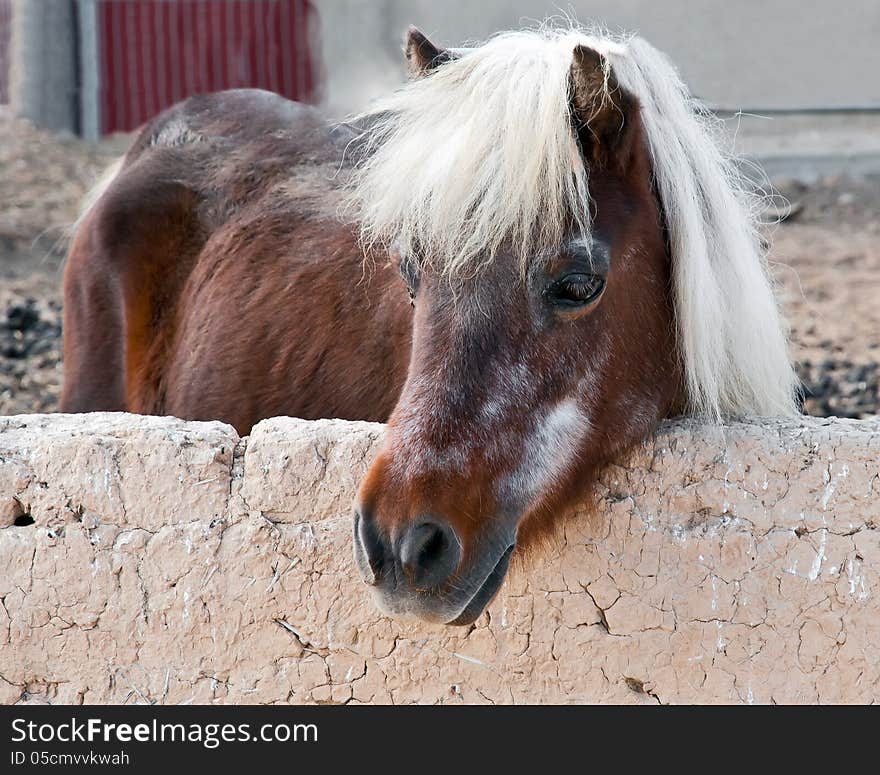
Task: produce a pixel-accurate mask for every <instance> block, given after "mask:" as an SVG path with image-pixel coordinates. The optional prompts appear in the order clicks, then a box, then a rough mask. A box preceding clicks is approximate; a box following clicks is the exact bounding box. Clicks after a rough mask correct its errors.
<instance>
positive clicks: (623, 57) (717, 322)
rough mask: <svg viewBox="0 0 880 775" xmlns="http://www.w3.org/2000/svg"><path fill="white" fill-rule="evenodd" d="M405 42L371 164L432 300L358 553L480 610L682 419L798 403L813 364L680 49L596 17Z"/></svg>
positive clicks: (393, 229)
mask: <svg viewBox="0 0 880 775" xmlns="http://www.w3.org/2000/svg"><path fill="white" fill-rule="evenodd" d="M406 53H407V58H408V60H409V68H410V72H411V74H412V76H413V77H412V78H411V80H410V82H409V83H408V84H407V85H406V86H405V87H403V88H402V89H401V90H400V91H399V92H397V93H396V94H394V95H392V96H391V97H389V98H388V99H386V100H384V101H383V102H381V103H380V104H379V105H378V106H377V107H376V109H375V110H374V111H371V113H370V115H369V116H368V117H367V118H368V119H369V121H368V122H367V125H368V126H369V129H368V130H367V134H366V136H365V138H364V148H365V150H364V155H363V158H362V159H361V160H360V161H359V163H358V164H357V166H356V169H355V172H354V178H353V196H354V199H355V202H356V204H357V206H358V214H359V220H360V224H361V230H362V236H363V239H364V242H365V246H366V248H367V249H368V250H369V251H372V252H373V253H374V254H375V253H376V252H377V249H381V250H387V251H388V253H389V254H390V255H391V256H392V257H393V259H394V260H395V261H397V262H398V263H399V268H400V273H401V276H402V280H403V282H402V285H401V292H402V293H403V292H404V286H405V287H406V288H407V289H408V291H409V293H410V295H411V297H412V299H413V305H414V311H413V349H412V357H411V362H410V368H409V374H408V378H407V381H406V384H405V386H404V388H403V391H402V394H401V396H400V399H399V402H398V404H397V407H396V408H395V410H394V412H393V414H392V416H391V418H390V420H389V423H388V430H387V434H386V439H385V442H384V446H383V449H382V451H381V452H380V454H379V456H378V457H377V459H376V460H375V462H374V463H373V465H372V467H371V468H370V470H369V472H368V474H367V476H366V478H365V479H364V481H363V483H362V485H361V488H360V492H359V495H358V501H357V504H356V513H355V528H354V543H355V557H356V560H357V563H358V566H359V569H360V571H361V574H362V575H363V577H364V579H365V580H366V581H367V583H368V584H370V585H371V586H372V588H373V589H374V590H375V592H376V596H377V599H378V602H379V603H380V605H381V606H382V607H383V608H384V609H385V610H387V611H388V612H390V613H393V614H403V613H412V614H415V615H417V616H418V617H420V618H423V619H426V620H430V621H435V622H443V623H452V624H466V623H470V622H472V621H473V620H474V619H475V618H476V617H477V616H478V615H479V614H480V613H481V612H482V610H483V609H484V607H485V606H486V605H487V604H488V602H489V601H490V600H491V598H492V597H493V596H494V594H495V593H496V591H497V590H498V588H499V586H500V584H501V582H502V580H503V578H504V575H505V572H506V570H507V566H508V561H509V559H510V556H511V552H512V551H513V549H514V547H515V546H516V545H517V544H523V543H524V542H527V541H529V540H530V539H531V538H533V537H534V536H535V535H536V534H538V533H539V532H540V531H541V530H542V529H543V528H545V527H546V526H548V525H549V524H551V523H552V518H553V516H554V515H556V514H558V513H560V511H562V510H563V509H564V507H565V506H567V505H569V502H570V501H571V500H572V499H573V498H576V497H582V496H583V495H584V491H585V487H586V485H588V483H589V482H590V481H591V480H593V478H594V476H595V473H596V471H597V469H598V468H599V467H600V466H602V465H603V464H605V463H607V462H608V461H609V460H611V459H612V458H613V457H614V456H616V455H618V454H620V453H621V452H622V451H623V450H625V449H626V448H627V447H630V446H632V445H633V444H634V443H636V442H638V441H640V440H642V439H643V438H645V437H646V436H647V435H648V434H650V433H651V432H652V431H653V430H654V429H655V428H656V426H657V425H658V423H659V422H660V421H661V420H662V419H663V418H664V417H665V416H667V415H669V414H670V413H672V412H676V411H684V412H689V413H692V414H699V415H703V416H706V417H709V418H713V419H718V418H721V417H724V416H727V415H738V414H746V413H753V414H755V413H756V414H780V413H788V412H791V411H792V406H793V384H794V381H793V376H792V371H791V367H790V363H789V360H788V357H787V354H786V343H785V336H784V333H783V330H782V326H781V323H780V319H779V316H778V313H777V309H776V304H775V301H774V298H773V293H772V289H771V286H770V282H769V280H768V276H767V272H766V268H765V263H764V257H763V255H762V253H761V248H760V241H759V239H758V238H757V235H756V233H755V230H754V220H753V215H752V212H751V209H750V202H749V198H748V195H747V194H746V193H745V189H744V187H743V186H741V185H740V184H739V178H738V177H737V173H736V170H735V167H734V166H733V165H732V164H731V163H730V162H729V161H728V160H727V159H726V158H725V157H724V155H723V154H722V153H721V152H720V150H719V146H718V143H717V141H716V139H715V136H714V134H713V133H712V131H711V126H710V124H709V122H708V119H707V118H706V117H705V116H703V115H701V114H700V113H699V112H698V111H697V110H695V107H694V105H693V104H692V103H691V102H690V100H689V98H688V95H687V92H686V90H685V87H684V86H683V84H682V82H681V81H680V79H679V77H678V76H677V74H676V72H675V70H674V68H673V67H672V66H671V65H670V64H669V63H668V62H667V60H666V59H665V58H664V57H663V56H662V55H661V54H660V53H658V52H657V51H656V50H654V49H653V48H651V47H650V46H649V45H648V44H646V43H645V42H643V41H641V40H639V39H637V38H630V39H618V38H610V37H608V36H598V35H592V34H587V33H585V32H582V31H578V30H564V31H553V30H542V31H538V32H516V33H505V34H501V35H498V36H496V37H494V38H492V39H491V40H490V41H489V42H487V43H486V44H484V45H482V46H480V47H477V48H474V49H468V50H463V49H458V50H456V49H451V50H442V49H439V48H437V47H435V46H434V45H433V44H432V43H431V42H430V41H428V40H427V39H426V38H425V37H424V36H423V35H421V33H419V32H418V31H416V30H411V31H410V32H409V34H408V39H407V43H406Z"/></svg>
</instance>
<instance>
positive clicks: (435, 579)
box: [354, 509, 462, 592]
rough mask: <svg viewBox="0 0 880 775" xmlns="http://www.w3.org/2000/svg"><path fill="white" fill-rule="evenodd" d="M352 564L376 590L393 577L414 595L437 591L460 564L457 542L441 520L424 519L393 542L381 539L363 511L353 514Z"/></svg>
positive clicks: (401, 533) (366, 513) (432, 517)
mask: <svg viewBox="0 0 880 775" xmlns="http://www.w3.org/2000/svg"><path fill="white" fill-rule="evenodd" d="M354 552H355V560H356V561H357V564H358V567H359V569H360V571H361V576H362V577H363V579H364V581H366V582H367V583H368V584H370V585H372V586H378V585H379V584H381V583H382V582H383V580H386V581H387V580H389V577H394V578H395V579H396V580H399V581H402V582H403V584H404V585H405V586H406V587H409V588H411V589H412V590H413V591H415V592H429V591H435V590H438V589H440V588H441V587H442V586H443V585H444V584H445V583H446V582H447V581H448V580H449V578H450V577H451V576H452V575H453V573H455V571H456V569H457V568H458V565H459V563H460V562H461V555H462V549H461V541H460V540H459V538H458V536H457V535H456V533H455V530H454V529H453V528H452V526H451V525H449V524H448V523H447V522H446V521H445V520H443V519H439V518H437V517H435V516H426V517H424V518H422V519H421V520H418V521H416V522H414V523H413V524H411V525H407V526H406V527H405V528H404V529H403V530H402V531H401V532H400V534H399V535H397V536H395V538H394V540H390V539H389V538H386V537H385V536H383V535H382V534H381V533H380V532H379V531H378V530H377V529H376V525H375V523H374V520H373V518H372V516H371V515H370V514H369V512H367V511H365V510H364V509H358V510H357V511H356V512H355V524H354Z"/></svg>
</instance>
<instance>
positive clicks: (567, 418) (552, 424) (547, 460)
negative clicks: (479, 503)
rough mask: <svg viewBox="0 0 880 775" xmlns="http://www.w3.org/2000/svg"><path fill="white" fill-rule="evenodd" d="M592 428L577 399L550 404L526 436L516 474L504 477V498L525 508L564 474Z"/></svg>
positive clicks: (509, 502)
mask: <svg viewBox="0 0 880 775" xmlns="http://www.w3.org/2000/svg"><path fill="white" fill-rule="evenodd" d="M589 429H590V421H589V419H588V418H587V416H586V414H584V412H583V411H582V410H581V408H580V407H579V406H578V403H577V401H576V400H575V399H573V398H566V399H564V400H562V401H560V402H559V403H558V404H556V405H555V406H553V407H551V408H550V410H549V411H548V412H547V413H546V414H545V415H544V416H543V417H541V418H540V419H538V420H537V422H536V424H535V427H534V428H533V430H532V431H531V433H530V434H528V435H527V436H526V438H525V440H524V444H523V455H522V459H521V460H520V461H519V464H518V465H517V467H516V468H515V469H514V471H513V473H512V474H510V475H509V476H507V477H505V478H504V479H503V480H502V482H501V484H500V486H499V496H500V498H501V500H502V501H504V502H507V503H508V504H511V505H512V503H516V504H521V505H522V506H523V507H525V506H526V505H527V504H528V503H530V502H531V501H533V500H534V499H535V498H536V497H537V496H538V495H540V493H541V492H542V491H543V490H544V489H545V488H546V487H548V486H549V485H551V484H553V482H554V481H556V480H557V479H558V478H559V477H560V476H562V474H563V473H564V472H565V470H566V468H567V467H568V466H569V464H570V463H571V461H572V458H573V456H574V454H575V453H576V452H577V450H578V448H579V447H580V446H581V444H582V442H583V439H584V437H585V436H586V434H587V433H588V432H589ZM511 502H512V503H511Z"/></svg>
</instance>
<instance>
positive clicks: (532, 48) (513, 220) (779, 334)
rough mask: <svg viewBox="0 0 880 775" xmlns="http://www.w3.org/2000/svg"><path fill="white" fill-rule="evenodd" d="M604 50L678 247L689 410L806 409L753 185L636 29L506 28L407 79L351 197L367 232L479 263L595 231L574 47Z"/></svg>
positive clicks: (715, 413)
mask: <svg viewBox="0 0 880 775" xmlns="http://www.w3.org/2000/svg"><path fill="white" fill-rule="evenodd" d="M578 44H584V45H586V46H589V47H591V48H593V49H595V50H596V51H598V52H600V53H601V54H603V55H604V56H605V58H606V61H607V62H609V63H610V65H611V67H612V68H613V70H614V73H615V75H616V76H617V79H618V81H619V83H620V85H621V86H622V87H623V88H624V89H626V90H628V91H629V92H631V93H633V94H635V96H636V97H637V98H638V99H639V102H640V105H641V117H642V122H643V125H644V127H645V132H646V135H647V140H648V145H649V151H650V155H651V159H652V165H653V171H654V176H655V179H656V185H657V190H658V193H659V197H660V200H661V203H662V205H663V209H664V213H665V216H666V222H667V227H668V230H669V239H670V246H671V253H672V261H673V279H674V285H675V289H674V301H675V308H676V318H677V327H678V338H679V349H680V352H681V355H682V359H683V363H684V371H685V378H686V388H687V400H688V410H689V412H690V413H692V414H696V415H702V416H705V417H709V418H713V419H720V418H721V417H725V416H737V415H744V414H758V415H775V414H791V413H793V412H794V385H795V377H794V373H793V370H792V367H791V363H790V361H789V358H788V352H787V343H786V336H785V332H784V328H783V324H782V321H781V319H780V316H779V312H778V309H777V306H776V300H775V297H774V293H773V288H772V284H771V280H770V277H769V274H768V271H767V267H766V261H765V256H764V254H763V251H762V248H761V243H760V239H759V237H758V234H757V232H756V209H755V203H754V200H755V197H754V196H753V195H752V194H750V193H748V192H749V188H748V186H747V185H745V183H744V181H743V180H742V178H741V175H740V173H739V171H738V169H737V167H736V165H735V163H734V162H733V160H732V159H731V158H729V157H728V156H727V155H726V154H725V152H724V151H722V144H721V137H720V134H719V133H718V132H717V128H716V123H715V122H714V120H713V119H711V118H710V117H708V116H707V115H705V114H704V113H702V112H701V111H699V110H696V109H695V105H694V104H693V102H692V100H691V98H690V96H689V93H688V90H687V88H686V86H685V85H684V84H683V83H682V81H681V78H680V77H679V75H678V73H677V72H676V70H675V68H674V67H673V65H672V64H671V63H670V62H669V61H668V60H667V59H666V57H665V56H664V55H663V54H661V53H660V52H658V51H657V50H656V49H654V48H653V47H652V46H650V45H649V44H648V43H646V42H645V41H644V40H641V39H640V38H638V37H627V38H623V37H613V36H610V35H607V34H595V33H589V32H586V31H583V30H578V29H564V30H552V29H549V30H548V29H542V30H538V31H533V32H508V33H502V34H499V35H497V36H495V37H493V38H492V39H490V40H489V41H488V42H487V43H485V44H484V45H482V46H480V47H478V48H475V49H473V50H470V51H468V52H467V53H465V54H464V55H463V56H461V58H460V59H457V60H454V61H452V62H449V63H447V64H444V65H442V66H440V67H439V68H437V69H436V70H434V71H433V72H432V73H431V74H430V75H428V76H427V77H424V78H421V79H418V80H415V81H412V82H410V83H409V84H407V85H406V86H404V87H402V88H401V89H400V90H399V91H397V92H396V93H394V94H392V95H391V96H390V97H388V98H386V99H384V100H382V101H380V102H379V104H378V105H376V106H374V107H373V108H372V109H371V111H370V113H369V114H366V115H365V116H361V117H360V118H361V119H365V118H366V119H369V120H370V121H371V123H372V126H371V128H370V130H369V131H368V134H367V136H366V138H365V141H366V146H367V153H366V154H365V155H364V157H363V161H361V162H360V163H359V164H358V165H357V166H356V168H355V171H354V174H353V178H352V200H353V202H354V203H355V205H356V208H357V216H358V218H359V220H360V223H361V235H362V239H363V242H364V244H365V247H366V248H367V249H370V248H372V247H375V246H377V245H382V246H387V245H394V246H395V247H396V249H398V250H399V251H400V252H401V254H402V255H404V256H407V255H410V256H414V257H416V258H420V257H421V258H423V257H425V256H432V257H435V261H436V260H438V259H437V258H436V257H441V258H440V259H439V260H440V261H442V263H441V264H440V265H439V266H438V267H437V268H438V269H439V270H440V271H443V272H444V273H446V274H448V275H450V276H451V275H455V274H458V275H460V274H462V273H471V272H476V271H479V268H480V267H481V266H482V265H484V264H485V263H486V262H489V261H491V260H493V258H494V257H495V256H496V255H497V253H498V251H499V250H500V248H501V246H502V245H508V246H510V247H511V249H512V250H513V251H514V253H515V254H516V255H517V256H518V258H519V260H520V262H522V263H523V264H524V263H525V262H528V261H529V260H530V257H534V256H536V255H539V254H541V253H542V252H544V251H546V250H548V249H553V248H554V247H556V248H558V246H559V245H560V244H561V242H562V240H563V238H564V236H565V230H566V227H567V225H569V224H570V219H571V218H572V217H574V219H575V222H576V224H577V225H578V226H579V227H580V228H581V230H582V231H583V232H585V233H588V231H589V215H588V205H587V203H588V201H589V191H588V169H587V168H586V167H585V165H584V163H583V159H582V156H581V154H580V152H579V149H578V147H577V141H576V137H575V134H574V131H573V128H572V122H571V118H570V115H569V110H570V108H569V104H570V97H569V71H570V66H571V63H572V52H573V50H574V48H575V46H576V45H578Z"/></svg>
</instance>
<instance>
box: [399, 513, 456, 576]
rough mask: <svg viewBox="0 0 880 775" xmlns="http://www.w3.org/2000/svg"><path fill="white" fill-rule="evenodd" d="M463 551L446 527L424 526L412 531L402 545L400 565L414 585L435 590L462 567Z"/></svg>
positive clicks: (405, 537)
mask: <svg viewBox="0 0 880 775" xmlns="http://www.w3.org/2000/svg"><path fill="white" fill-rule="evenodd" d="M460 559H461V547H460V545H459V542H458V539H457V537H456V535H455V533H454V531H453V530H452V528H451V527H449V526H448V525H446V524H443V523H440V522H435V521H431V522H422V523H421V524H418V525H414V526H413V527H411V528H409V530H407V532H406V533H405V534H404V535H403V538H402V539H401V542H400V565H401V567H402V568H403V572H404V574H405V575H406V577H407V579H408V580H409V582H410V583H411V584H415V585H416V586H420V587H435V586H438V585H440V584H442V583H443V582H444V581H446V580H447V579H448V578H449V576H450V575H451V574H452V572H453V571H454V570H455V569H456V568H457V567H458V561H459V560H460Z"/></svg>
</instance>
